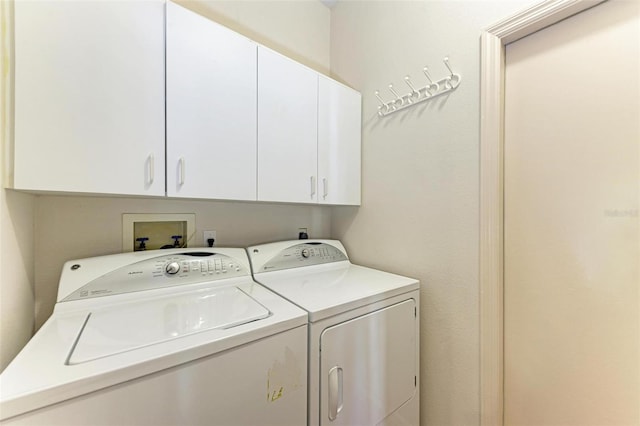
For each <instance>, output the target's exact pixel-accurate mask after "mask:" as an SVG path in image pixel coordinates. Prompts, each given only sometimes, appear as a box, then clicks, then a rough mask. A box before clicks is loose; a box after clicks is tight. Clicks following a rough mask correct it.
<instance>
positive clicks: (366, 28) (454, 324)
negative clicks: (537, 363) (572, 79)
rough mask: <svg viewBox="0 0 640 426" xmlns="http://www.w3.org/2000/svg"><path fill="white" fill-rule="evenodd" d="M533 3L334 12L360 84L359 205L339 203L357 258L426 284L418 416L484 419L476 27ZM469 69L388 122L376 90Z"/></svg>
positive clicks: (426, 421)
mask: <svg viewBox="0 0 640 426" xmlns="http://www.w3.org/2000/svg"><path fill="white" fill-rule="evenodd" d="M532 3H534V2H531V1H528V2H527V1H523V2H521V1H510V2H485V1H455V2H448V1H375V2H373V1H371V2H361V1H344V2H338V4H337V5H336V6H335V7H334V8H333V9H332V16H331V69H332V73H333V76H334V77H335V78H337V79H339V80H342V81H344V82H346V84H348V85H351V86H352V87H354V88H356V89H357V90H359V91H361V92H362V100H363V133H362V134H363V139H362V150H363V151H362V166H363V174H362V190H363V193H362V206H361V207H360V208H359V209H356V208H342V207H341V208H334V211H333V215H332V235H333V236H334V237H337V238H340V239H341V240H342V241H343V243H345V245H346V248H347V250H349V251H350V254H351V257H352V260H353V261H355V262H356V263H361V264H365V265H369V266H373V267H379V268H381V269H386V270H390V271H393V272H396V273H400V274H407V275H410V276H413V277H416V278H418V279H420V281H421V282H422V292H421V297H422V310H421V312H422V317H421V382H422V383H421V391H422V396H421V424H423V425H473V424H478V423H479V325H478V315H479V313H478V303H479V302H478V292H479V278H478V232H479V231H478V214H479V210H478V167H479V157H478V152H479V151H478V141H479V132H478V126H479V124H478V123H479V83H478V78H479V60H478V59H479V34H480V29H481V28H483V27H486V26H489V25H490V24H493V23H494V22H496V21H498V20H499V19H502V18H504V17H506V16H508V15H511V14H513V13H514V12H516V11H518V10H520V9H522V8H523V7H525V6H527V5H530V4H532ZM445 56H449V57H450V62H451V64H452V66H453V67H454V70H456V71H457V72H459V73H460V74H462V77H463V80H462V83H461V85H460V86H459V88H458V89H457V90H456V91H454V92H452V93H451V94H450V95H448V96H445V97H442V98H439V99H436V100H434V101H430V102H427V103H424V104H421V105H419V106H414V107H412V108H410V109H407V110H405V111H403V112H399V113H396V114H392V115H390V116H387V117H384V118H380V117H378V116H377V115H376V112H377V105H378V101H377V99H376V98H375V96H374V91H375V90H380V92H381V95H382V96H383V98H384V99H386V100H390V99H391V94H390V93H389V91H388V90H387V85H388V84H389V83H393V84H394V86H395V88H396V89H398V90H399V91H401V93H406V92H407V91H408V87H407V86H406V85H405V84H404V82H403V80H402V79H403V77H404V76H405V75H407V74H410V75H411V77H412V81H413V83H414V85H420V86H422V85H424V84H425V83H426V79H425V77H424V75H423V74H422V68H423V67H424V66H429V68H430V71H431V75H432V76H433V77H435V78H439V77H443V76H444V75H446V73H447V69H446V68H445V66H444V65H443V63H442V58H443V57H445Z"/></svg>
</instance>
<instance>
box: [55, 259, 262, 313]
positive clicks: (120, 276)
mask: <svg viewBox="0 0 640 426" xmlns="http://www.w3.org/2000/svg"><path fill="white" fill-rule="evenodd" d="M81 267H82V265H81V264H76V265H73V266H71V269H72V270H73V269H74V268H75V269H80V268H81ZM244 276H246V277H250V276H251V271H249V269H248V268H247V267H245V266H243V265H242V264H241V263H240V262H238V261H236V260H234V259H233V258H232V257H229V256H227V255H224V254H220V253H212V252H204V251H203V252H198V251H192V252H188V253H178V254H170V255H165V256H158V257H153V258H151V259H146V260H143V261H139V262H135V263H131V264H129V265H126V266H123V267H121V268H118V269H116V270H114V271H111V272H109V273H107V274H105V275H102V276H101V277H99V278H96V279H94V280H93V281H91V282H89V283H87V284H86V285H84V286H82V287H80V288H79V289H77V290H76V291H74V292H73V293H71V294H70V295H68V296H67V297H65V298H64V299H63V300H64V301H70V300H78V299H86V298H91V297H100V296H110V295H115V294H121V293H130V292H134V291H142V290H153V289H156V288H163V287H170V286H179V285H186V284H197V283H202V282H210V281H217V280H223V279H227V278H235V277H244Z"/></svg>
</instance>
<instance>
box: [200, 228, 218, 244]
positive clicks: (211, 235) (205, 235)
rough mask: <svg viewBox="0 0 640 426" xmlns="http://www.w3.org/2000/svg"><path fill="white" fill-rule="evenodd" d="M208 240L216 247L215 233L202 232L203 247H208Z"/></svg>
mask: <svg viewBox="0 0 640 426" xmlns="http://www.w3.org/2000/svg"><path fill="white" fill-rule="evenodd" d="M209 238H213V245H214V246H215V245H216V231H203V232H202V240H203V241H204V246H205V247H208V246H209V243H208V242H207V240H208V239H209Z"/></svg>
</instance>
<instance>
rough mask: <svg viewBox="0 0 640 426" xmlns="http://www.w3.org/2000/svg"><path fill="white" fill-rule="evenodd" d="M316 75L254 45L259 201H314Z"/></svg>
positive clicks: (315, 177) (315, 191) (315, 198)
mask: <svg viewBox="0 0 640 426" xmlns="http://www.w3.org/2000/svg"><path fill="white" fill-rule="evenodd" d="M317 101H318V74H317V73H316V72H314V71H312V70H310V69H308V68H306V67H305V66H303V65H301V64H298V63H297V62H294V61H292V60H291V59H288V58H286V57H284V56H282V55H279V54H277V53H275V52H273V51H271V50H269V49H266V48H263V47H261V46H260V47H259V48H258V200H261V201H288V202H301V203H310V202H311V203H315V202H316V200H317V174H316V171H317V170H316V169H317V135H318V133H317V127H318V117H317V111H318V105H317Z"/></svg>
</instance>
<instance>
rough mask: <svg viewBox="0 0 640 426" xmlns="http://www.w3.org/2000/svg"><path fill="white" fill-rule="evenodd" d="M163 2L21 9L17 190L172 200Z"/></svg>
mask: <svg viewBox="0 0 640 426" xmlns="http://www.w3.org/2000/svg"><path fill="white" fill-rule="evenodd" d="M164 160H165V159H164V4H163V2H162V1H146V2H134V1H127V2H118V1H101V0H98V1H89V2H81V1H74V2H67V1H17V2H15V145H14V182H13V187H14V188H16V189H26V190H50V191H71V192H86V193H112V194H144V195H164V192H165V185H164Z"/></svg>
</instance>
